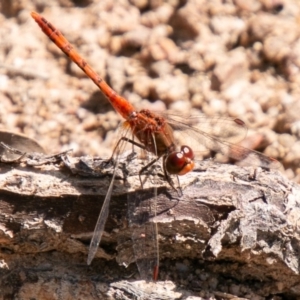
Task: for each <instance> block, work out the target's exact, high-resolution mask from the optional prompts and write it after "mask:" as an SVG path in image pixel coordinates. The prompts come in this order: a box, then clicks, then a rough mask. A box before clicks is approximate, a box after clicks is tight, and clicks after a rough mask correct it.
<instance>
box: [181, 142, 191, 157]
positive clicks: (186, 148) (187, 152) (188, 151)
mask: <svg viewBox="0 0 300 300" xmlns="http://www.w3.org/2000/svg"><path fill="white" fill-rule="evenodd" d="M180 150H181V153H183V155H184V157H186V158H189V159H191V160H194V152H193V150H192V149H191V148H190V147H189V146H185V145H184V146H181V148H180Z"/></svg>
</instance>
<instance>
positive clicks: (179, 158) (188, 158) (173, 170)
mask: <svg viewBox="0 0 300 300" xmlns="http://www.w3.org/2000/svg"><path fill="white" fill-rule="evenodd" d="M180 150H181V151H180V152H172V153H170V154H169V155H168V156H167V157H166V160H165V167H166V170H167V172H168V173H169V174H176V175H184V174H186V173H188V172H190V171H191V170H193V168H194V165H195V163H194V153H193V151H192V149H191V148H190V147H188V146H182V147H181V149H180Z"/></svg>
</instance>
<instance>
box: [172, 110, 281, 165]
mask: <svg viewBox="0 0 300 300" xmlns="http://www.w3.org/2000/svg"><path fill="white" fill-rule="evenodd" d="M187 119H188V124H187V122H186V118H182V117H179V116H174V115H172V117H168V118H167V120H168V123H169V124H170V126H171V127H172V128H173V129H174V131H178V132H179V136H180V144H184V145H188V146H190V147H191V148H192V149H193V151H195V152H197V151H199V152H200V151H201V148H200V147H201V146H202V147H204V148H207V149H209V150H211V151H214V152H217V153H222V154H224V155H226V156H227V157H231V158H233V159H235V160H237V161H241V162H242V164H243V165H249V166H257V167H258V166H259V167H264V168H275V169H276V168H279V167H280V163H279V162H278V161H277V160H275V159H273V158H271V157H268V156H266V155H264V154H262V153H260V152H257V151H254V150H250V149H247V148H244V147H242V146H239V145H235V143H237V142H240V141H241V140H243V139H244V138H245V136H246V133H247V127H246V125H245V123H244V122H243V121H242V120H240V119H230V118H218V117H217V118H211V119H212V120H210V118H207V117H203V116H201V117H190V118H187ZM175 136H176V134H175ZM202 151H203V149H202Z"/></svg>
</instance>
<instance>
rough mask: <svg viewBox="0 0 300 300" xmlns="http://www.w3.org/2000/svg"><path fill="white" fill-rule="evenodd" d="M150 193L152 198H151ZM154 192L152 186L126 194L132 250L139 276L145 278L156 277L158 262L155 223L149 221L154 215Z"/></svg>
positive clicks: (155, 191)
mask: <svg viewBox="0 0 300 300" xmlns="http://www.w3.org/2000/svg"><path fill="white" fill-rule="evenodd" d="M150 191H153V192H150ZM151 194H152V195H153V196H154V200H153V199H151ZM156 194H157V190H156V188H153V189H150V190H149V189H147V190H139V191H136V192H135V193H134V194H129V195H128V219H129V225H130V227H131V228H132V243H133V251H134V256H135V261H136V264H137V267H138V270H139V273H140V276H141V278H142V279H145V280H151V279H153V278H154V279H156V278H155V277H156V275H154V273H155V270H156V269H157V268H158V263H159V253H158V239H157V238H158V237H157V226H156V225H157V224H156V223H153V221H151V218H153V217H154V216H155V215H156V207H155V206H156V204H155V203H156Z"/></svg>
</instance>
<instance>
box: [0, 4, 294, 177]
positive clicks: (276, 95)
mask: <svg viewBox="0 0 300 300" xmlns="http://www.w3.org/2000/svg"><path fill="white" fill-rule="evenodd" d="M33 10H34V11H37V12H38V13H40V14H42V15H43V16H44V17H45V18H47V19H48V20H49V21H50V22H51V23H52V24H54V25H55V26H56V27H57V28H59V30H60V31H61V32H63V34H64V35H65V36H66V37H67V38H68V40H69V41H70V42H71V43H72V44H73V45H74V46H75V47H76V48H77V50H78V51H79V52H80V53H81V54H82V56H83V57H85V58H86V60H87V61H88V62H89V64H90V65H92V66H93V68H94V69H95V70H96V71H97V72H98V73H99V74H101V76H102V77H103V78H104V79H105V80H107V82H108V83H109V84H110V85H111V86H112V87H113V88H114V89H115V90H116V91H117V92H118V93H120V94H121V95H122V96H124V97H125V98H127V99H128V100H129V101H130V102H131V103H132V104H133V105H134V106H136V107H137V109H141V108H149V109H153V110H156V111H165V110H170V111H171V110H172V111H174V112H175V113H179V114H180V115H182V114H183V113H184V114H186V115H189V114H197V113H199V112H203V113H204V114H206V115H207V116H215V115H221V116H229V117H234V118H236V117H238V118H241V119H242V120H243V121H245V123H246V124H247V126H248V128H249V131H248V135H247V138H246V139H245V141H244V142H243V143H242V145H243V146H245V147H248V148H251V149H257V150H259V151H262V152H264V153H265V154H266V155H269V156H272V157H274V158H276V159H277V160H279V161H280V162H281V163H282V165H283V167H282V172H284V173H285V175H286V176H287V177H288V178H289V179H291V180H293V181H295V182H298V183H299V182H300V168H299V163H300V141H299V137H300V101H299V98H300V69H299V68H300V26H299V20H300V19H299V16H300V2H299V1H298V0H253V1H243V0H231V1H230V0H228V1H221V0H213V1H211V0H186V1H184V0H172V1H162V0H118V1H113V0H96V1H91V0H73V1H71V0H60V1H59V0H51V1H41V0H31V1H28V0H21V1H6V0H1V1H0V24H1V26H0V130H9V131H14V132H19V133H23V134H25V135H27V136H29V137H31V138H34V139H36V140H37V141H38V142H39V143H40V144H41V145H42V146H43V147H44V148H45V149H46V151H47V152H48V153H56V152H59V151H63V150H67V149H70V148H71V149H73V153H74V155H76V156H78V155H91V156H101V157H109V156H110V154H111V151H112V149H113V147H114V145H115V143H116V141H117V137H116V129H117V127H118V124H119V122H120V121H121V119H120V117H119V116H118V115H117V114H116V113H115V111H114V110H113V109H112V107H111V106H110V104H109V103H108V101H107V100H106V99H105V98H104V97H103V96H102V95H101V93H100V92H99V90H98V88H97V87H96V86H95V85H94V84H93V82H91V80H90V79H88V78H87V77H86V76H85V74H84V73H83V72H82V71H81V70H80V69H79V68H78V67H77V66H76V65H74V64H73V63H71V62H70V60H69V59H68V58H67V57H65V55H64V54H63V53H61V51H60V50H59V49H57V48H56V46H55V45H53V44H52V42H51V41H50V40H49V39H48V38H47V37H46V36H45V35H44V34H43V33H42V32H41V30H40V29H39V27H38V26H37V24H36V23H35V22H34V21H33V20H32V18H31V17H30V12H31V11H33Z"/></svg>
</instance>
